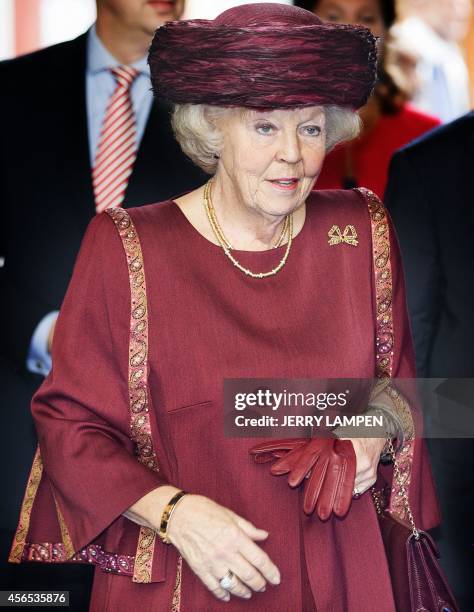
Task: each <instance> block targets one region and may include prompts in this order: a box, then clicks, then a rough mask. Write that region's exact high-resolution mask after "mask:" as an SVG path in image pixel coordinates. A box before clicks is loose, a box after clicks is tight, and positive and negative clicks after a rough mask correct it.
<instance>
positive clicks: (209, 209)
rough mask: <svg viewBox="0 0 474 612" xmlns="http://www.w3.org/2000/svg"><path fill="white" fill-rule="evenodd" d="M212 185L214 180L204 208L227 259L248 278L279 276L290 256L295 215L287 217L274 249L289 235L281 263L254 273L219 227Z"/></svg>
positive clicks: (209, 185) (208, 185) (207, 192)
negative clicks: (241, 260) (239, 259)
mask: <svg viewBox="0 0 474 612" xmlns="http://www.w3.org/2000/svg"><path fill="white" fill-rule="evenodd" d="M211 184H212V179H211V180H209V181H208V182H207V183H206V185H205V186H204V208H205V209H206V215H207V219H208V221H209V225H210V226H211V229H212V231H213V233H214V236H215V237H216V239H217V242H218V243H219V245H220V246H221V247H222V249H223V251H224V253H225V254H226V255H227V257H228V258H229V259H230V261H231V262H232V263H233V264H234V266H235V267H236V268H238V269H239V270H240V271H241V272H243V273H244V274H246V275H247V276H251V277H252V278H267V277H268V276H274V275H275V274H278V272H279V271H280V270H281V269H282V268H283V266H284V265H285V264H286V260H287V259H288V255H289V254H290V249H291V243H292V242H293V214H292V213H291V214H289V215H287V216H286V217H285V222H284V224H283V230H282V232H281V234H280V238H279V239H278V240H277V242H276V244H275V245H274V248H277V247H279V246H280V245H281V243H282V242H283V239H284V237H285V235H286V234H288V242H287V245H286V251H285V254H284V255H283V257H282V259H281V260H280V263H279V264H278V265H277V266H276V268H273V270H270V272H252V271H251V270H249V269H248V268H245V267H244V266H242V264H240V263H239V262H238V261H237V259H235V257H234V256H233V255H232V253H231V252H230V251H231V250H232V245H231V244H230V242H229V241H228V240H227V238H226V237H225V235H224V232H223V231H222V228H221V226H220V225H219V222H218V221H217V217H216V211H215V209H214V206H213V205H212V200H211Z"/></svg>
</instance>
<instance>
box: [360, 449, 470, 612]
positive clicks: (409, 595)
mask: <svg viewBox="0 0 474 612" xmlns="http://www.w3.org/2000/svg"><path fill="white" fill-rule="evenodd" d="M388 450H389V453H390V454H391V455H392V459H393V477H394V478H396V479H397V483H398V485H399V486H400V490H401V492H402V496H403V502H404V504H405V508H406V510H407V516H408V519H409V522H410V524H409V525H407V524H405V523H402V522H401V521H400V520H398V519H396V518H394V517H393V516H392V515H391V514H390V513H388V512H387V511H386V510H384V509H383V508H382V500H381V498H383V493H381V492H376V491H375V488H372V498H373V500H374V504H375V508H376V510H377V515H378V518H379V525H380V532H381V534H382V540H383V544H384V547H385V554H386V556H387V562H388V567H389V571H390V577H391V580H392V590H393V597H394V600H395V606H396V609H397V612H460V611H459V607H458V605H457V603H456V600H455V599H454V595H453V593H452V592H451V589H450V588H449V585H448V582H447V580H446V576H445V575H444V573H443V570H442V569H441V567H440V565H439V562H438V558H439V554H438V551H437V549H436V545H435V543H434V541H433V539H432V538H431V536H430V535H429V534H428V533H426V532H425V531H421V530H419V529H417V528H416V526H415V521H414V519H413V514H412V512H411V508H410V503H409V501H408V494H407V491H406V489H405V487H404V485H403V482H402V479H401V474H400V469H399V466H398V462H397V460H396V457H395V452H394V449H393V445H392V444H391V441H390V443H389V448H388Z"/></svg>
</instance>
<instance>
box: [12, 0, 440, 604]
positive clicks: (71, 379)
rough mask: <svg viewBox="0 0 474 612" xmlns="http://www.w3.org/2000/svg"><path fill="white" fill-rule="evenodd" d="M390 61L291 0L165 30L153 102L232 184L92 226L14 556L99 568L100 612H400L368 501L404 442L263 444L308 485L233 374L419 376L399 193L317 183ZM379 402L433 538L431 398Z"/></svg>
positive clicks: (37, 408) (371, 43) (61, 330)
mask: <svg viewBox="0 0 474 612" xmlns="http://www.w3.org/2000/svg"><path fill="white" fill-rule="evenodd" d="M375 62H376V58H375V40H374V38H373V36H372V35H371V33H370V32H369V31H368V30H366V29H365V28H361V27H346V26H335V25H323V24H322V22H321V21H320V20H319V19H318V18H317V17H315V16H314V15H313V14H312V13H310V12H308V11H304V10H302V9H298V8H295V7H290V6H286V5H278V4H256V5H246V6H243V7H239V8H235V9H231V10H229V11H226V12H225V13H223V14H222V15H220V16H219V17H218V18H217V19H215V20H214V21H201V20H199V21H189V22H172V23H169V24H168V25H166V26H165V27H163V28H160V29H159V30H158V31H157V33H156V36H155V39H154V42H153V45H152V48H151V52H150V65H151V73H152V81H153V86H154V89H155V92H156V94H157V95H160V96H163V97H166V98H167V99H169V100H171V101H172V102H174V103H175V105H176V106H175V110H174V115H173V124H174V129H175V132H176V136H177V138H178V140H179V142H180V144H181V146H182V147H183V149H184V151H185V152H186V153H187V154H188V155H189V156H190V157H191V159H193V160H194V161H195V162H196V163H197V164H199V165H200V166H201V167H202V168H204V169H205V170H206V171H207V172H209V173H210V174H211V175H212V179H211V181H210V182H209V183H208V184H207V185H205V186H203V187H201V188H200V189H197V190H196V191H193V192H191V193H186V194H184V195H182V196H180V197H177V198H176V199H175V200H173V201H169V202H164V203H161V204H159V205H151V206H145V207H142V208H137V209H133V210H130V211H124V210H120V209H118V210H112V211H108V212H107V213H104V214H102V215H100V216H98V217H96V219H94V220H93V221H92V223H91V224H90V227H89V229H88V231H87V234H86V236H85V238H84V242H83V245H82V249H81V253H80V255H79V258H78V261H77V264H76V267H75V270H74V275H73V278H72V281H71V285H70V288H69V291H68V294H67V297H66V299H65V302H64V304H63V307H62V311H61V314H60V317H59V321H58V325H57V331H56V336H55V339H54V345H53V363H54V365H53V371H52V373H51V374H50V376H49V377H48V379H47V380H46V381H45V383H44V385H43V386H42V388H41V390H40V391H39V392H38V394H37V395H36V397H35V398H34V402H33V414H34V418H35V421H36V425H37V429H38V436H39V450H38V452H37V455H36V457H35V460H34V464H33V468H32V473H31V476H30V479H29V482H28V485H27V491H26V494H25V501H24V505H23V508H22V512H21V517H20V524H19V528H18V531H17V534H16V538H15V541H14V543H13V548H12V552H11V557H10V560H11V561H17V562H18V561H24V560H29V561H32V560H40V561H49V562H60V561H75V562H81V561H82V562H89V563H94V564H96V572H95V579H94V587H93V594H92V601H91V610H94V611H100V612H103V611H105V610H110V611H113V612H120V611H129V610H132V609H134V608H135V607H137V606H139V608H140V610H150V611H151V610H160V611H161V610H168V609H171V610H175V611H177V610H182V611H183V612H187V611H199V612H201V611H204V610H206V611H212V610H220V609H221V607H222V606H223V605H224V603H223V602H228V604H226V605H227V606H228V609H231V610H256V609H259V610H268V611H270V610H278V611H279V612H290V611H291V612H293V611H296V610H304V611H310V610H311V611H313V610H318V611H319V612H321V611H331V612H343V611H347V610H351V611H356V610H357V611H358V610H363V609H371V610H377V611H378V612H392V611H393V610H394V609H395V608H394V599H393V593H392V585H391V579H390V575H389V571H388V566H387V560H386V556H385V552H384V547H383V543H382V538H381V533H380V530H379V526H378V520H377V514H376V511H375V508H374V505H373V500H372V498H371V495H370V493H367V492H368V491H369V489H370V488H371V487H372V485H373V484H374V483H375V481H376V478H377V471H379V472H380V473H381V472H382V471H385V478H386V479H387V482H388V483H390V478H391V467H390V466H386V467H384V468H381V469H380V470H378V468H379V461H380V455H381V453H382V451H383V448H384V446H385V444H386V441H385V439H384V438H374V439H370V438H366V439H364V438H355V437H354V438H353V439H352V440H335V439H334V438H331V439H330V441H329V442H328V441H327V440H325V441H324V443H321V445H320V446H318V442H315V441H314V440H304V439H303V440H296V441H294V440H293V441H290V442H287V441H285V442H282V443H279V442H277V441H272V443H271V444H266V445H265V444H264V445H262V444H260V446H259V448H257V449H253V453H254V457H256V458H257V460H262V461H263V460H264V459H265V458H271V457H272V456H274V458H277V463H279V465H280V469H281V473H286V472H289V473H290V476H289V480H290V484H293V485H295V482H294V478H299V480H300V482H301V480H304V481H305V482H304V484H301V485H300V486H292V487H290V486H288V484H287V482H286V479H285V478H275V477H273V476H272V475H271V474H270V473H269V466H268V465H265V464H264V465H261V464H260V463H259V462H258V461H255V460H254V457H253V456H252V455H251V454H249V451H250V450H252V446H253V445H254V444H256V440H255V439H253V440H249V439H246V438H230V437H227V438H226V437H225V436H224V430H223V419H222V410H223V381H224V379H226V378H239V377H240V378H243V377H251V378H290V379H291V378H295V379H296V378H297V379H304V378H307V379H309V378H322V377H327V378H338V377H345V378H366V379H372V378H374V377H380V378H382V379H383V378H387V377H390V376H393V377H395V376H397V377H410V376H413V372H414V368H413V354H412V348H411V340H410V336H409V330H408V325H407V317H406V312H405V297H404V291H403V281H402V273H401V270H400V260H399V254H398V250H397V246H396V241H395V240H394V237H393V234H392V230H391V226H390V223H389V220H388V219H387V217H386V214H385V211H384V209H383V207H382V205H381V204H380V202H379V201H378V200H377V198H376V197H375V196H373V195H371V194H370V193H368V192H365V191H363V190H359V191H357V190H355V191H348V192H342V191H341V192H313V193H312V190H313V186H314V184H315V182H316V180H317V178H318V175H319V173H320V171H321V167H322V164H323V162H324V158H325V155H326V153H327V151H328V150H329V149H331V147H333V146H334V145H335V144H336V143H338V142H340V141H342V140H345V139H347V138H351V137H353V136H354V135H355V134H356V133H357V130H358V125H359V121H358V118H357V115H356V114H355V113H354V110H353V109H354V108H358V107H360V106H361V105H363V104H364V103H365V101H366V99H367V96H368V95H369V93H370V91H371V89H372V86H373V80H374V74H375ZM382 386H383V385H382ZM372 400H374V396H373V397H372ZM377 404H378V405H379V407H381V408H380V409H381V410H384V407H385V408H386V411H387V412H388V413H390V414H391V416H392V420H391V426H393V427H394V428H395V429H396V434H394V435H395V436H396V437H397V439H398V447H400V444H401V445H402V446H401V448H400V450H399V455H400V457H402V458H403V465H402V468H403V477H404V486H405V488H406V489H407V490H408V493H409V498H410V502H411V506H412V510H413V512H414V515H415V520H416V521H417V524H418V525H419V526H421V527H424V528H428V527H431V526H433V525H434V524H435V523H436V522H437V511H436V503H435V500H434V494H433V489H432V484H431V479H430V472H429V467H428V466H427V465H426V463H425V461H424V458H423V453H422V452H421V446H420V444H419V441H418V440H417V441H415V440H414V438H413V422H412V419H411V415H410V411H409V410H408V411H407V405H406V403H404V402H403V401H401V403H400V402H399V403H396V402H395V403H393V402H392V401H391V397H388V394H387V393H386V391H384V390H383V389H382V390H380V389H379V391H378V398H377ZM365 408H367V405H366V406H365ZM339 434H340V435H341V437H344V438H347V437H348V436H347V435H343V434H344V432H339ZM346 434H347V432H346ZM400 441H401V442H400ZM260 442H262V440H260ZM311 444H312V445H313V446H310V445H311ZM272 445H273V446H272ZM323 447H324V448H323ZM314 449H316V450H314ZM298 453H300V455H298ZM301 453H303V454H304V453H307V454H308V453H309V455H311V456H312V457H313V456H316V455H318V456H323V455H324V453H326V454H325V455H324V456H325V457H327V458H328V461H340V462H342V463H340V465H344V466H346V467H347V477H346V478H344V479H343V480H341V481H340V484H341V487H340V490H339V493H340V495H339V493H338V494H337V495H335V496H332V497H331V499H330V501H329V502H328V501H327V499H326V502H325V503H324V504H323V503H322V501H321V500H322V499H324V496H323V495H322V492H323V491H326V493H327V492H328V490H329V493H331V486H329V484H328V483H326V481H325V482H324V486H323V488H322V489H321V492H320V491H319V490H317V487H315V483H314V481H313V480H312V475H314V474H316V473H318V472H317V469H316V466H315V463H314V460H313V459H312V460H311V461H310V462H309V464H306V463H305V460H304V457H303V456H302V455H301ZM321 453H322V454H321ZM264 455H266V456H264ZM295 457H298V466H297V467H298V470H299V471H300V472H301V473H300V475H299V476H298V477H297V476H296V472H297V471H298V470H296V472H295V470H294V467H295V465H294V464H292V459H294V458H295ZM282 461H283V465H282ZM43 465H44V468H43ZM331 465H333V464H331ZM311 467H313V472H312V471H311ZM318 469H319V468H318ZM344 469H345V468H344ZM301 470H302V471H301ZM336 472H337V470H336ZM336 472H334V473H336ZM274 473H275V471H274ZM305 476H307V477H308V478H304V477H305ZM292 479H293V480H292ZM347 487H349V489H348V493H349V495H347ZM392 490H393V495H392V497H391V499H390V502H389V503H390V508H391V510H392V512H393V514H394V515H396V516H399V517H400V518H404V517H405V512H406V509H405V508H404V506H403V503H401V498H400V489H399V485H398V484H397V483H395V482H394V483H393V484H392ZM320 493H321V495H320ZM352 493H354V497H355V498H354V499H353V498H352ZM302 506H303V509H304V510H305V512H303V509H302ZM315 506H316V511H315V512H313V510H314V508H315ZM322 519H324V520H322ZM170 544H171V545H170ZM246 600H249V601H246Z"/></svg>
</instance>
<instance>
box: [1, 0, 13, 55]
mask: <svg viewBox="0 0 474 612" xmlns="http://www.w3.org/2000/svg"><path fill="white" fill-rule="evenodd" d="M13 2H14V0H0V60H2V59H7V58H9V57H12V56H13V54H14V52H15V48H14V40H13V32H14V30H13Z"/></svg>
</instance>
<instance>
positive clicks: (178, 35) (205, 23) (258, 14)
mask: <svg viewBox="0 0 474 612" xmlns="http://www.w3.org/2000/svg"><path fill="white" fill-rule="evenodd" d="M148 61H149V64H150V71H151V81H152V85H153V90H154V93H155V95H156V96H158V97H161V98H165V99H167V100H169V101H171V102H173V103H175V104H186V103H191V104H213V105H217V106H241V107H251V108H291V107H296V106H314V105H321V104H338V105H340V106H350V107H353V108H359V107H360V106H363V105H364V104H365V102H366V101H367V98H368V96H369V95H370V93H371V91H372V88H373V86H374V82H375V73H376V63H377V52H376V39H375V37H374V36H373V35H372V34H371V32H370V30H368V29H367V28H364V27H362V26H350V25H341V24H333V23H323V22H322V21H321V20H320V19H319V18H318V17H316V15H314V14H313V13H312V12H310V11H305V10H303V9H300V8H297V7H294V6H288V5H281V4H275V3H262V4H247V5H244V6H237V7H234V8H232V9H229V10H228V11H225V12H224V13H222V14H221V15H219V16H218V17H217V18H216V19H215V20H204V19H194V20H187V21H172V22H169V23H167V24H165V25H164V26H163V27H161V28H159V29H158V30H157V31H156V33H155V36H154V38H153V41H152V44H151V47H150V54H149V59H148Z"/></svg>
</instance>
